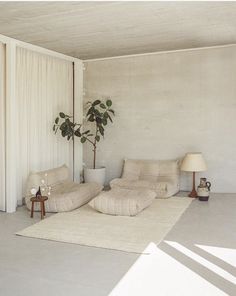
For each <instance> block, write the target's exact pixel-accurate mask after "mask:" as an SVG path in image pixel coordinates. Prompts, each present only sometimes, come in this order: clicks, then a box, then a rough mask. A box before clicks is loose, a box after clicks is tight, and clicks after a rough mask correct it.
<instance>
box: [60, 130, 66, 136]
mask: <svg viewBox="0 0 236 296" xmlns="http://www.w3.org/2000/svg"><path fill="white" fill-rule="evenodd" d="M61 135H62V137H63V138H64V137H65V136H66V130H62V131H61Z"/></svg>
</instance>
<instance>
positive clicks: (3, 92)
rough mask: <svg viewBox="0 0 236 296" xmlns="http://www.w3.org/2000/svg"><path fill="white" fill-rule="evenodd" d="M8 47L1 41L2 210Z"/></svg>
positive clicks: (1, 199) (0, 206)
mask: <svg viewBox="0 0 236 296" xmlns="http://www.w3.org/2000/svg"><path fill="white" fill-rule="evenodd" d="M5 74H6V48H5V45H4V44H3V43H1V42H0V210H1V211H5V203H6V200H5V98H6V89H5V84H6V75H5Z"/></svg>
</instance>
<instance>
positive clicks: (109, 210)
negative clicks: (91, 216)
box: [89, 188, 156, 216]
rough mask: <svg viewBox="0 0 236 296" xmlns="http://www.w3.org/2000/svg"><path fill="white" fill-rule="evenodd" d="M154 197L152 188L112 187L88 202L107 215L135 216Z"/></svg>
mask: <svg viewBox="0 0 236 296" xmlns="http://www.w3.org/2000/svg"><path fill="white" fill-rule="evenodd" d="M155 197H156V193H155V192H154V191H152V190H148V189H141V190H129V189H121V188H114V189H112V190H110V191H103V192H101V193H100V194H99V195H98V196H97V197H95V198H94V199H93V200H91V201H90V202H89V205H90V206H91V207H92V208H94V209H95V210H97V211H99V212H101V213H104V214H109V215H119V216H135V215H137V214H138V213H139V212H141V211H142V210H143V209H145V208H147V207H148V206H150V205H151V203H152V202H153V200H154V199H155Z"/></svg>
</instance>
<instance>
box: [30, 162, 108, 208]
mask: <svg viewBox="0 0 236 296" xmlns="http://www.w3.org/2000/svg"><path fill="white" fill-rule="evenodd" d="M45 174H46V176H45ZM42 180H45V182H46V183H47V185H48V187H49V186H50V187H51V192H50V195H48V194H47V192H46V193H44V192H43V191H42V190H41V193H42V195H47V196H48V200H47V201H46V202H45V210H46V212H67V211H72V210H74V209H76V208H79V207H81V206H82V205H84V204H85V203H87V202H89V201H90V200H91V199H92V198H94V197H95V196H96V195H98V194H99V193H100V192H101V191H102V189H103V186H101V185H99V184H97V183H85V184H79V183H75V182H72V181H71V179H70V173H69V169H68V167H67V166H66V165H63V166H61V167H59V168H55V169H51V170H47V171H42V172H37V173H31V174H30V175H29V177H28V180H27V184H26V192H25V203H26V206H27V208H28V209H30V208H31V201H30V198H31V197H32V194H31V189H32V188H35V189H38V187H39V186H41V187H42V189H43V188H45V187H44V186H43V184H42ZM46 191H47V190H46ZM35 210H36V211H37V210H39V204H38V203H36V204H35Z"/></svg>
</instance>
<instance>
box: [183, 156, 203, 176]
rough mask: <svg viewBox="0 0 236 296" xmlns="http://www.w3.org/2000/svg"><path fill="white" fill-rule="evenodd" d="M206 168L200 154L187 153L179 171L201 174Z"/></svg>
mask: <svg viewBox="0 0 236 296" xmlns="http://www.w3.org/2000/svg"><path fill="white" fill-rule="evenodd" d="M206 169H207V166H206V163H205V160H204V158H203V156H202V153H200V152H195V153H187V154H186V155H185V157H184V159H183V162H182V165H181V171H186V172H203V171H206Z"/></svg>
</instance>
